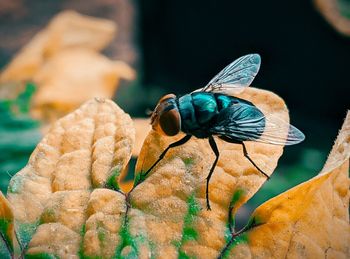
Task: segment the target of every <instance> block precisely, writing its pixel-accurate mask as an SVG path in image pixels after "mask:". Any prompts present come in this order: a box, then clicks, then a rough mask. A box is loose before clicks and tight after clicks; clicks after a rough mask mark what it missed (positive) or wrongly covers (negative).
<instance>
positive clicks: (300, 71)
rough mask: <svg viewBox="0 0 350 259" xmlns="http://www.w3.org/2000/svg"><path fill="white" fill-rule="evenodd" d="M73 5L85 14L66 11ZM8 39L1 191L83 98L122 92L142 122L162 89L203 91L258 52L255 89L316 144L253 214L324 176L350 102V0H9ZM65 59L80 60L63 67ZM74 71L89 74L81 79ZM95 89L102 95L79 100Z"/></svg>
mask: <svg viewBox="0 0 350 259" xmlns="http://www.w3.org/2000/svg"><path fill="white" fill-rule="evenodd" d="M65 10H74V11H76V12H77V13H75V12H65V13H64V14H63V15H59V16H57V15H58V14H59V13H61V12H62V11H65ZM78 13H79V14H78ZM80 14H81V15H84V16H80ZM85 15H88V16H93V17H96V18H100V19H97V20H94V19H93V18H90V17H87V16H85ZM54 17H58V18H57V19H56V18H54ZM101 18H102V20H101ZM52 19H54V20H52ZM91 19H92V20H91ZM0 35H1V37H0V38H1V40H0V69H1V70H2V74H1V75H0V98H1V102H0V116H1V117H0V119H1V121H0V188H1V191H3V192H6V187H7V184H8V180H9V178H10V176H11V175H13V174H14V173H16V172H17V171H18V170H20V168H22V167H23V166H24V165H25V164H26V162H27V160H28V157H29V155H30V153H31V152H32V150H33V149H34V147H35V145H36V143H37V142H38V141H39V140H40V138H41V136H42V134H43V132H45V129H46V125H48V124H49V123H50V122H52V121H54V120H55V119H57V118H58V117H60V116H62V115H63V114H66V113H67V112H69V111H70V110H72V109H73V108H76V107H78V106H79V105H80V103H81V102H83V101H84V98H89V96H90V95H91V96H94V95H101V96H105V97H109V98H114V99H115V100H116V101H117V103H118V104H119V105H120V106H121V107H122V108H123V109H124V110H125V111H126V112H128V113H130V114H131V115H132V116H133V117H138V118H142V117H144V118H147V115H146V113H147V111H148V110H152V109H153V108H154V106H155V104H156V103H157V101H158V99H159V98H160V97H161V96H162V95H164V94H166V93H169V92H173V93H176V94H185V93H188V92H190V91H192V90H194V89H197V88H200V87H202V86H204V85H205V84H206V83H207V82H208V81H209V80H210V79H211V78H212V77H213V76H214V75H215V74H216V73H217V72H219V71H220V70H221V69H222V68H223V67H224V66H226V65H227V64H228V63H230V62H231V61H233V60H234V59H236V58H238V57H239V56H242V55H244V54H248V53H259V54H260V55H261V57H262V66H261V69H260V72H259V74H258V76H257V77H256V79H255V81H254V82H253V86H256V87H259V88H263V89H267V90H270V91H273V92H275V93H277V94H278V95H280V96H281V97H282V98H283V99H284V100H285V102H286V104H287V105H288V108H289V110H290V117H291V123H292V124H293V125H295V126H297V127H298V128H299V129H301V130H302V131H303V132H304V133H305V135H306V140H305V141H304V142H303V143H301V144H299V145H296V146H292V147H288V148H286V149H285V153H284V155H283V157H282V159H281V160H280V162H279V166H278V168H277V170H276V172H275V173H274V175H273V177H272V179H271V180H270V181H268V182H267V183H266V184H265V185H264V186H263V188H262V189H261V190H260V191H259V192H258V193H257V194H256V195H255V196H254V197H253V199H252V200H251V201H249V203H248V205H247V206H246V207H245V209H244V210H243V212H241V214H240V215H242V216H241V217H242V218H244V217H246V215H247V213H249V211H251V210H252V209H253V208H254V207H256V206H257V205H258V204H260V203H262V202H263V201H265V200H267V199H268V198H270V197H273V196H275V195H276V194H278V193H281V192H282V191H284V190H286V189H288V188H290V187H292V186H294V185H296V184H298V183H300V182H302V181H305V180H306V179H309V178H311V177H312V176H314V175H315V174H317V173H318V172H319V170H320V169H321V168H322V166H323V163H324V162H325V160H326V157H327V154H328V152H329V151H330V149H331V147H332V144H333V141H334V140H335V137H336V135H337V132H338V130H339V129H340V127H341V125H342V122H343V119H344V118H345V115H346V111H347V109H349V96H350V90H349V88H350V85H349V82H350V81H349V69H350V66H349V60H350V37H349V36H350V1H349V0H338V1H336V0H333V1H330V0H315V1H302V0H298V1H287V2H283V3H282V2H281V1H277V0H274V1H254V2H251V1H229V0H226V1H198V0H193V1H183V0H178V1H162V0H148V1H141V0H140V1H136V0H135V1H128V0H99V1H98V0H92V1H88V2H86V1H83V0H74V1H72V0H70V1H68V0H63V1H54V0H51V1H47V0H45V1H44V0H36V1H29V0H0ZM57 35H63V36H62V37H61V36H57ZM76 35H79V36H81V38H79V39H78V36H76ZM66 36H67V37H66ZM81 39H82V40H81ZM71 48H74V49H76V48H79V49H80V48H81V49H84V50H81V52H79V51H80V50H79V51H74V53H72V52H69V51H70V49H71ZM86 49H89V51H88V53H86ZM77 53H80V54H81V55H80V54H77ZM79 62H80V63H79ZM67 63H68V64H70V66H71V67H69V66H68V68H67V69H66V70H67V71H63V69H62V71H59V69H60V68H62V65H60V64H67ZM95 64H99V65H98V67H95ZM70 68H76V69H77V70H79V69H80V70H79V71H83V72H76V73H78V74H79V75H82V77H85V74H84V73H86V74H88V75H89V76H90V77H91V78H90V77H89V78H88V79H86V81H82V82H76V81H77V80H76V77H77V76H76V73H75V72H74V71H73V72H70V71H69V69H70ZM51 70H52V71H54V72H55V74H54V75H53V72H51ZM71 70H74V69H71ZM96 71H98V72H96ZM66 77H67V78H68V79H67V80H66V79H65V80H63V79H62V78H66ZM106 78H107V79H106ZM66 82H74V83H73V84H72V85H74V84H76V85H77V86H76V90H74V89H73V86H71V87H67V86H66V85H67V84H66ZM92 82H94V83H92ZM101 82H103V85H104V86H103V87H100V85H101ZM89 84H91V89H92V90H91V91H90V92H89V90H84V91H83V92H85V91H86V92H87V93H86V95H84V96H81V93H82V90H81V89H85V88H82V87H87V85H88V86H89ZM94 84H95V85H94ZM55 87H56V88H55ZM74 96H78V97H76V98H75V97H74ZM67 99H69V101H67ZM135 157H136V156H135ZM132 163H135V158H134V159H133V161H132ZM132 170H133V165H131V166H130V172H132ZM132 177H133V176H132V174H130V175H128V176H127V179H132Z"/></svg>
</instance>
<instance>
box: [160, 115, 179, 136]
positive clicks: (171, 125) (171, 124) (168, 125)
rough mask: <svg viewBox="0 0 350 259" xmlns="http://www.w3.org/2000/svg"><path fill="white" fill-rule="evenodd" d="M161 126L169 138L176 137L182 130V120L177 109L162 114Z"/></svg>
mask: <svg viewBox="0 0 350 259" xmlns="http://www.w3.org/2000/svg"><path fill="white" fill-rule="evenodd" d="M159 124H160V127H161V128H162V130H163V131H164V133H165V134H166V135H168V136H175V135H176V134H177V133H179V132H180V130H181V118H180V114H179V111H178V110H177V109H171V110H170V111H167V112H164V113H162V115H160V117H159Z"/></svg>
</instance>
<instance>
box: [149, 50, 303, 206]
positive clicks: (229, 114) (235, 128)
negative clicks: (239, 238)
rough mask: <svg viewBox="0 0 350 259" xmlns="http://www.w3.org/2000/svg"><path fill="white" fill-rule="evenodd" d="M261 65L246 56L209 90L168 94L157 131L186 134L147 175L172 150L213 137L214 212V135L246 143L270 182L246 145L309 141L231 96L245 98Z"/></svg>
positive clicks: (158, 111) (155, 119)
mask: <svg viewBox="0 0 350 259" xmlns="http://www.w3.org/2000/svg"><path fill="white" fill-rule="evenodd" d="M260 62H261V59H260V56H259V55H258V54H249V55H245V56H243V57H240V58H238V59H236V60H235V61H233V62H232V63H230V64H229V65H228V66H226V67H225V68H224V69H223V70H221V71H220V72H219V73H218V74H217V75H216V76H215V77H214V78H213V79H212V80H210V82H209V83H208V84H207V85H206V86H205V87H203V88H201V89H198V90H196V91H194V92H192V93H190V94H186V95H183V96H181V97H176V95H174V94H167V95H165V96H163V97H162V98H161V99H160V100H159V102H158V104H157V106H156V108H155V109H154V112H153V113H152V117H151V124H152V128H153V130H155V131H157V132H158V133H160V134H162V135H166V136H175V135H177V134H178V133H179V132H180V131H182V132H184V133H185V134H186V135H185V136H184V137H182V138H181V139H179V140H177V141H176V142H174V143H171V144H170V145H169V146H168V147H167V148H166V149H165V150H164V151H163V152H162V153H161V154H160V156H159V158H158V160H157V161H156V162H155V163H153V165H152V166H151V167H150V168H149V169H148V170H147V171H146V172H145V174H144V176H146V175H147V174H148V173H149V172H150V171H151V170H152V169H153V168H154V167H155V166H156V165H157V164H158V163H159V162H160V161H161V160H162V159H163V157H164V156H165V154H166V153H167V152H168V150H169V149H171V148H175V147H178V146H181V145H184V144H185V143H186V142H187V141H189V140H190V139H191V138H192V136H195V137H197V138H201V139H208V142H209V145H210V147H211V149H212V151H213V153H214V154H215V160H214V162H213V164H212V166H211V168H210V170H209V173H208V176H207V178H206V180H207V185H206V201H207V209H208V210H209V209H210V203H209V181H210V178H211V176H212V174H213V172H214V168H215V166H216V164H217V162H218V159H219V156H220V151H219V148H218V146H217V144H216V142H215V138H214V137H219V138H220V139H222V140H224V141H226V142H229V143H233V144H240V145H241V146H242V149H243V155H244V157H246V158H247V159H248V160H249V161H250V163H251V164H252V165H253V166H254V167H255V168H256V169H257V170H258V171H259V172H260V173H261V174H263V175H264V176H265V177H266V178H269V177H270V176H269V175H268V174H266V173H265V172H264V171H263V170H261V169H260V168H259V167H258V165H257V164H255V163H254V161H253V160H252V159H251V158H250V156H249V154H248V150H247V148H246V146H245V143H244V142H245V141H255V142H261V143H268V144H274V145H283V146H284V145H294V144H297V143H299V142H301V141H303V140H304V138H305V136H304V134H303V133H302V132H301V131H299V130H298V129H297V128H295V127H294V126H292V125H290V124H289V123H288V122H287V121H284V120H283V119H280V118H278V117H277V118H276V117H275V116H273V114H264V113H263V112H262V111H260V110H259V109H258V108H257V107H256V106H255V105H254V104H253V103H251V102H249V101H247V100H243V99H240V98H237V97H234V96H231V95H229V94H234V95H236V94H239V93H241V92H242V91H243V90H244V89H245V88H246V87H248V86H249V85H250V84H251V82H252V81H253V80H254V77H255V76H256V74H257V73H258V71H259V68H260ZM265 112H266V111H265ZM266 125H268V126H267V127H266ZM286 129H288V132H286ZM231 209H232V208H230V210H229V211H231Z"/></svg>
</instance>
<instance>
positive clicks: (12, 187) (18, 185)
mask: <svg viewBox="0 0 350 259" xmlns="http://www.w3.org/2000/svg"><path fill="white" fill-rule="evenodd" d="M24 180H25V179H24V177H23V175H20V174H16V175H15V176H14V177H12V179H11V181H10V184H9V187H8V190H7V191H8V192H9V193H20V192H21V190H22V187H23V184H24Z"/></svg>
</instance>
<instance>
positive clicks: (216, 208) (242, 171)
mask: <svg viewBox="0 0 350 259" xmlns="http://www.w3.org/2000/svg"><path fill="white" fill-rule="evenodd" d="M239 97H241V98H244V99H247V100H249V101H251V102H253V103H254V104H255V105H256V106H258V107H259V108H260V109H262V110H263V111H264V112H265V113H268V114H270V115H273V116H278V117H281V118H282V119H284V120H285V121H287V122H288V121H289V118H288V111H287V108H286V106H285V104H284V102H283V100H282V99H281V98H279V97H278V96H276V95H275V94H273V93H271V92H268V91H264V90H259V89H256V88H250V89H247V90H246V91H245V92H244V93H243V94H242V95H240V96H239ZM287 132H288V129H287V128H286V129H285V133H286V135H287ZM180 137H181V136H177V137H172V138H170V137H162V136H160V135H158V134H157V133H156V132H153V131H152V132H151V133H150V134H149V136H148V137H147V138H146V140H145V143H144V146H143V147H142V150H141V154H140V156H139V159H138V162H137V168H136V171H137V172H139V174H138V176H137V177H136V179H137V180H138V181H140V180H143V179H142V177H141V174H140V172H142V171H146V170H147V169H148V168H149V167H150V166H151V165H152V164H153V163H154V162H155V161H156V159H157V158H158V156H159V155H160V154H161V152H162V151H163V150H164V149H165V148H166V147H167V146H168V145H169V144H170V143H172V142H175V141H176V140H177V139H179V138H180ZM217 143H218V146H219V150H220V159H219V162H218V164H217V167H216V169H215V171H214V174H213V177H212V179H211V182H210V186H209V193H210V201H211V207H212V211H207V210H206V206H205V186H206V181H205V178H206V177H207V174H208V172H209V169H210V167H211V165H212V163H213V161H214V155H213V153H212V151H211V148H210V146H209V144H208V141H207V140H205V139H191V140H190V141H189V142H188V143H186V144H184V145H182V146H179V147H176V148H174V149H171V150H170V151H169V152H168V153H167V155H166V156H165V157H164V158H163V160H162V161H161V162H160V163H159V164H158V165H157V166H156V167H155V168H154V170H153V171H152V172H151V173H150V175H149V176H148V177H147V178H146V179H145V180H144V182H142V184H139V185H137V187H136V188H135V189H134V190H133V191H132V193H131V194H130V203H131V205H132V208H130V210H129V213H128V215H129V220H130V223H129V233H130V234H131V235H132V236H137V233H142V236H143V237H144V239H146V240H147V242H144V243H141V242H139V243H137V245H135V244H134V245H131V247H133V249H134V250H137V249H136V248H137V247H142V248H143V250H142V251H147V250H148V251H150V247H152V249H151V250H152V251H151V252H152V253H153V255H155V256H156V257H160V258H162V257H168V258H169V257H170V258H172V257H177V256H193V257H198V258H214V257H217V256H218V255H219V252H220V250H221V248H222V247H223V246H224V245H225V243H226V240H225V234H226V231H227V224H226V222H227V217H228V212H227V211H228V207H229V204H230V202H231V199H232V197H233V196H234V194H235V193H236V192H237V191H239V192H240V193H242V195H241V196H240V197H239V199H238V200H237V202H236V206H235V210H237V209H238V208H239V207H240V206H241V205H242V204H243V203H244V202H245V201H247V200H248V199H249V198H250V197H251V196H252V195H253V194H254V193H255V192H256V191H257V190H258V189H259V188H260V186H261V185H262V184H263V183H264V182H265V181H266V177H265V176H264V175H262V174H261V173H259V172H258V171H257V169H256V168H255V167H254V166H253V165H252V164H251V163H250V162H249V161H248V160H247V159H246V158H245V157H244V156H243V152H242V147H241V146H240V145H236V144H229V143H225V142H222V141H220V140H218V141H217ZM247 149H248V152H249V154H250V156H251V157H252V158H253V160H254V161H255V163H256V164H258V165H259V167H260V168H262V169H263V170H264V171H265V172H266V173H267V174H269V175H271V174H272V172H273V170H274V168H275V167H276V165H277V161H278V159H279V157H280V156H281V155H282V152H283V147H281V146H273V145H268V144H261V143H254V142H251V143H247ZM139 235H140V234H139ZM129 248H130V247H129ZM133 249H131V250H130V252H132V251H133ZM140 250H141V249H140V248H139V249H138V251H140Z"/></svg>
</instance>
